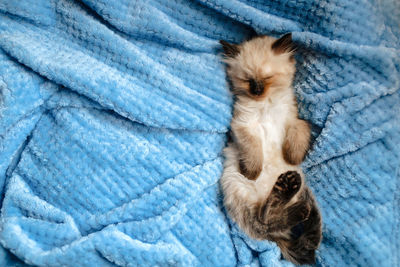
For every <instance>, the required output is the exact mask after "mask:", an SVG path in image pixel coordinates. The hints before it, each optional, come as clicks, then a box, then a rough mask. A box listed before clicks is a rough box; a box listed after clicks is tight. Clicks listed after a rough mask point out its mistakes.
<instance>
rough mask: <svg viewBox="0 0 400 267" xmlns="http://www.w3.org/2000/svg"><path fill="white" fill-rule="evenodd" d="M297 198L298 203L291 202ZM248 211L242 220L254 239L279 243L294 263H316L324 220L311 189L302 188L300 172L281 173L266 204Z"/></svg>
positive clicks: (263, 203) (286, 255)
mask: <svg viewBox="0 0 400 267" xmlns="http://www.w3.org/2000/svg"><path fill="white" fill-rule="evenodd" d="M300 189H301V191H300V192H299V190H300ZM298 192H299V194H297V193H298ZM296 194H297V195H296ZM295 195H296V197H297V198H298V199H297V201H291V200H292V198H293V197H294V196H295ZM246 212H247V213H248V214H247V216H243V217H244V218H246V219H247V220H248V222H246V223H247V224H250V225H252V228H251V229H250V235H251V236H252V237H253V238H256V239H261V240H263V239H267V240H271V241H274V242H276V243H277V244H278V246H279V247H280V249H281V251H282V254H283V255H284V257H285V258H286V259H288V260H290V261H292V262H293V263H295V264H313V263H315V250H316V249H317V248H318V246H319V244H320V242H321V237H322V230H321V227H322V220H321V216H320V214H319V211H318V207H317V204H316V202H315V200H314V197H313V195H312V193H311V191H310V189H308V188H307V187H304V186H303V187H302V185H301V177H300V175H299V174H298V173H297V172H294V171H289V172H286V173H284V174H282V175H281V176H280V177H279V178H278V181H277V182H276V184H275V186H274V188H273V191H272V193H271V194H270V195H269V197H268V198H267V199H266V201H265V202H262V203H259V204H258V205H257V206H255V207H249V208H248V209H247V211H246Z"/></svg>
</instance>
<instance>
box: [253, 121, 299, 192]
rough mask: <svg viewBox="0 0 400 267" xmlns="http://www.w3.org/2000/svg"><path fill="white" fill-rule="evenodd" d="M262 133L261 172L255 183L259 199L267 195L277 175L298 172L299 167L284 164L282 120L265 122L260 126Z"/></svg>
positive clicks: (283, 128)
mask: <svg viewBox="0 0 400 267" xmlns="http://www.w3.org/2000/svg"><path fill="white" fill-rule="evenodd" d="M261 131H262V132H263V136H264V139H263V140H262V141H263V152H264V153H263V156H264V162H263V170H262V172H261V174H260V176H259V177H258V178H257V180H256V181H255V183H256V185H257V186H256V188H257V195H259V196H260V198H263V197H265V196H266V195H269V193H270V192H271V190H272V187H273V186H274V185H275V183H276V180H277V179H278V177H279V175H281V174H282V173H285V172H287V171H289V170H294V171H300V170H299V167H297V166H293V165H290V164H288V163H286V161H285V160H284V159H283V154H282V144H283V140H284V136H285V127H284V120H281V121H265V122H263V123H262V124H261Z"/></svg>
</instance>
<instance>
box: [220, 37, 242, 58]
mask: <svg viewBox="0 0 400 267" xmlns="http://www.w3.org/2000/svg"><path fill="white" fill-rule="evenodd" d="M219 43H220V44H221V45H222V48H223V49H224V54H225V56H227V57H235V56H236V55H237V54H239V52H240V49H239V46H238V45H235V44H231V43H228V42H227V41H224V40H220V41H219Z"/></svg>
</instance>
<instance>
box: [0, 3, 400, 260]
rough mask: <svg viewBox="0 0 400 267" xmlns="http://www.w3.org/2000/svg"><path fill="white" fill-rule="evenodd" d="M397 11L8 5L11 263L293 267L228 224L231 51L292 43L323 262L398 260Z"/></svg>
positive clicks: (3, 126) (6, 255)
mask: <svg viewBox="0 0 400 267" xmlns="http://www.w3.org/2000/svg"><path fill="white" fill-rule="evenodd" d="M399 24H400V2H398V1H397V0H385V1H372V0H356V1H349V0H321V1H316V0H315V1H313V0H301V1H300V0H299V1H294V0H274V1H262V0H240V1H239V0H192V1H187V0H173V1H164V0H148V1H128V0H119V1H118V0H113V1H109V0H80V1H69V0H57V1H55V0H54V1H48V0H24V1H22V0H21V1H15V0H0V188H1V192H2V197H1V206H2V207H1V217H0V242H1V245H2V247H1V248H0V265H1V266H23V265H24V264H31V265H39V266H115V265H117V266H235V265H237V266H260V265H261V266H286V265H290V263H288V262H286V261H284V260H282V259H281V256H280V252H279V249H278V248H277V247H276V245H275V244H273V243H270V242H256V241H254V240H250V239H249V238H247V237H246V236H245V235H244V234H243V233H242V232H241V231H240V230H239V229H238V228H237V227H236V225H235V224H233V223H232V222H230V221H229V218H227V217H226V215H225V213H224V210H223V207H222V205H221V193H220V191H219V187H218V179H219V177H220V175H221V172H222V163H223V158H222V156H221V150H222V149H223V147H224V146H225V143H226V133H227V131H228V130H229V124H230V119H231V108H232V97H231V95H230V93H229V89H228V86H227V83H226V76H225V72H224V65H223V64H222V63H221V58H220V52H221V49H220V46H219V44H218V40H220V39H225V40H228V41H231V42H241V41H242V40H244V39H246V38H249V37H251V36H252V35H254V34H255V33H257V34H269V35H274V36H279V35H280V34H282V33H286V32H293V39H294V40H295V42H296V43H297V44H298V47H299V49H298V55H297V62H298V64H297V69H298V72H297V75H296V79H295V85H294V86H295V91H296V95H297V97H298V101H299V108H300V114H301V117H302V118H305V119H307V120H309V121H310V122H311V124H312V126H313V127H312V132H313V137H314V138H313V145H312V150H311V151H310V153H309V155H308V157H307V159H306V161H305V162H304V164H303V166H304V170H305V173H306V176H307V180H308V183H309V185H310V187H311V188H312V189H313V191H314V192H315V194H316V197H317V199H318V202H319V204H320V207H321V210H322V214H323V219H324V227H323V243H322V245H321V248H320V250H319V251H318V255H317V264H318V265H320V266H356V265H359V266H399V264H400V258H399V250H400V241H399V240H400V226H399V225H400V219H399V212H400V211H399V205H400V193H399V192H400V176H399V172H400V171H399V166H400V156H399V150H400V149H399V148H400V145H399V144H400V130H399V125H400V115H399V114H400V105H399V104H400V90H399V88H400V59H399V54H400V39H399V38H400V30H399Z"/></svg>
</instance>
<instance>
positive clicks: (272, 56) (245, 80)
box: [220, 33, 295, 100]
mask: <svg viewBox="0 0 400 267" xmlns="http://www.w3.org/2000/svg"><path fill="white" fill-rule="evenodd" d="M220 43H221V44H222V47H223V49H224V55H225V62H226V63H227V65H228V68H227V73H228V76H229V78H230V80H231V82H232V86H233V92H234V93H235V94H236V95H244V96H247V97H250V98H252V99H255V100H262V99H264V98H265V97H266V96H267V95H268V94H271V93H273V91H275V90H279V89H281V88H288V87H289V86H290V85H291V84H292V80H293V76H294V72H295V60H294V57H293V52H294V45H293V43H292V35H291V34H290V33H289V34H286V35H284V36H282V37H281V38H279V39H275V38H273V37H269V36H258V37H255V38H253V39H251V40H249V41H246V42H243V43H242V44H239V45H236V44H230V43H228V42H226V41H223V40H221V41H220Z"/></svg>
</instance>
